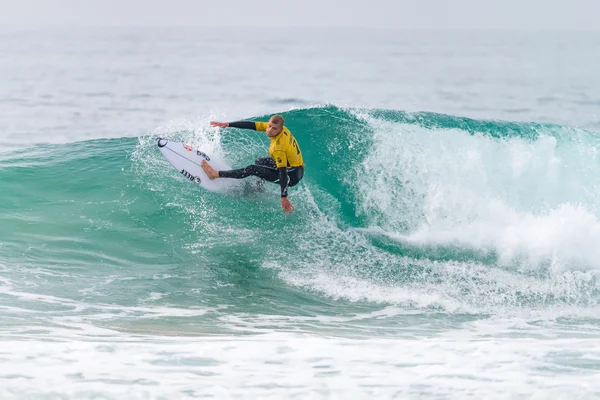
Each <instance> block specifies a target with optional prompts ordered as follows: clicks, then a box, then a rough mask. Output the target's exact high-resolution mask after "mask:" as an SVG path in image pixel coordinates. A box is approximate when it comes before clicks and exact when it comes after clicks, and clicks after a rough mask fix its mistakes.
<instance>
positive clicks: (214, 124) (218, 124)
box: [210, 121, 229, 128]
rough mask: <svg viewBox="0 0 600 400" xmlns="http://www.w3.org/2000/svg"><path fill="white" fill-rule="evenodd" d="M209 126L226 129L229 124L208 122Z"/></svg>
mask: <svg viewBox="0 0 600 400" xmlns="http://www.w3.org/2000/svg"><path fill="white" fill-rule="evenodd" d="M210 126H218V127H219V128H227V127H228V126H229V122H217V121H210Z"/></svg>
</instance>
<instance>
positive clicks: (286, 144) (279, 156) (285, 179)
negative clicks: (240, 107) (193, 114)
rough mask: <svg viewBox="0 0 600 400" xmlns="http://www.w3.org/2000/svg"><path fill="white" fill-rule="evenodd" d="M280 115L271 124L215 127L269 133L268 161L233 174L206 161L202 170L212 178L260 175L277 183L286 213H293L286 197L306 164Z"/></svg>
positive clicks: (257, 160)
mask: <svg viewBox="0 0 600 400" xmlns="http://www.w3.org/2000/svg"><path fill="white" fill-rule="evenodd" d="M284 123H285V121H284V119H283V117H282V116H281V115H273V116H272V117H271V119H269V122H251V121H236V122H215V121H211V123H210V124H211V125H212V126H218V127H220V128H227V127H229V128H241V129H253V130H255V131H261V132H267V136H268V137H269V138H270V139H271V145H270V146H269V155H270V156H271V157H267V158H257V159H256V163H255V164H250V165H248V166H247V167H244V168H240V169H233V170H230V171H217V170H215V169H214V168H213V167H211V166H210V165H209V164H208V163H207V162H206V160H204V161H202V168H203V169H204V172H206V175H208V177H209V178H210V179H216V178H233V179H243V178H247V177H248V176H257V177H259V178H261V179H264V180H266V181H269V182H273V183H277V182H279V186H280V187H281V206H282V207H283V209H284V210H285V212H286V214H291V213H292V212H293V211H294V207H293V206H292V204H291V203H290V201H289V200H288V198H287V195H288V187H291V186H295V185H296V184H298V182H300V180H301V179H302V177H303V176H304V162H303V161H302V152H301V151H300V147H299V146H298V142H296V139H295V138H294V136H292V133H291V132H290V131H289V129H288V128H286V127H285V126H284Z"/></svg>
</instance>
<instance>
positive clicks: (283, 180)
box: [278, 167, 288, 197]
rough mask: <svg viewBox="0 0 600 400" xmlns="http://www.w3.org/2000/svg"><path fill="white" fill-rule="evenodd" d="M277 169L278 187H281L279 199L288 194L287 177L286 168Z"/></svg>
mask: <svg viewBox="0 0 600 400" xmlns="http://www.w3.org/2000/svg"><path fill="white" fill-rule="evenodd" d="M278 169H279V186H280V187H281V197H287V194H288V193H287V192H288V175H287V168H286V167H281V168H278Z"/></svg>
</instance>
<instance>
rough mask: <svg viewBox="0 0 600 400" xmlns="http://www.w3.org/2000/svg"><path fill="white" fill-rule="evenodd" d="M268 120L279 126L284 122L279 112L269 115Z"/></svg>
mask: <svg viewBox="0 0 600 400" xmlns="http://www.w3.org/2000/svg"><path fill="white" fill-rule="evenodd" d="M270 121H271V122H272V123H274V124H277V125H279V126H283V125H284V124H285V120H284V119H283V117H282V116H281V115H279V114H275V115H273V116H272V117H271V119H270Z"/></svg>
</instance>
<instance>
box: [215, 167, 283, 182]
mask: <svg viewBox="0 0 600 400" xmlns="http://www.w3.org/2000/svg"><path fill="white" fill-rule="evenodd" d="M249 176H257V177H259V178H261V179H264V180H265V181H269V182H275V181H276V180H278V179H279V172H278V171H277V170H276V169H275V168H269V167H265V166H263V165H256V164H251V165H248V166H247V167H244V168H240V169H232V170H230V171H219V178H233V179H244V178H247V177H249Z"/></svg>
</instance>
